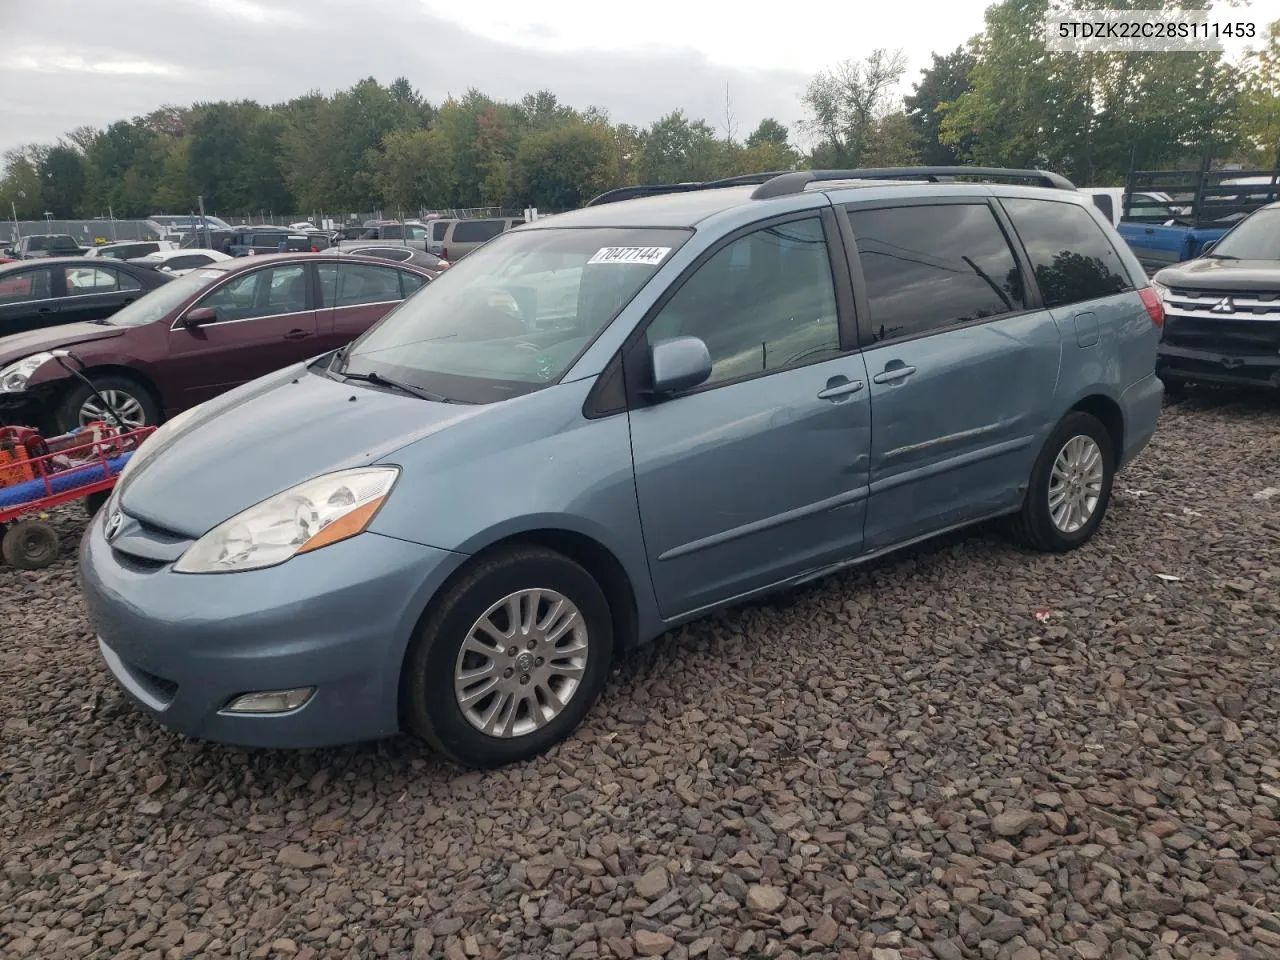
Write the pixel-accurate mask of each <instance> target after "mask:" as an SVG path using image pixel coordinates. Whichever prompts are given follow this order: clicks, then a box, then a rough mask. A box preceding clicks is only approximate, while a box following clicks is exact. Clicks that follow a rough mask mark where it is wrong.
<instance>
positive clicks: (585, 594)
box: [401, 547, 613, 769]
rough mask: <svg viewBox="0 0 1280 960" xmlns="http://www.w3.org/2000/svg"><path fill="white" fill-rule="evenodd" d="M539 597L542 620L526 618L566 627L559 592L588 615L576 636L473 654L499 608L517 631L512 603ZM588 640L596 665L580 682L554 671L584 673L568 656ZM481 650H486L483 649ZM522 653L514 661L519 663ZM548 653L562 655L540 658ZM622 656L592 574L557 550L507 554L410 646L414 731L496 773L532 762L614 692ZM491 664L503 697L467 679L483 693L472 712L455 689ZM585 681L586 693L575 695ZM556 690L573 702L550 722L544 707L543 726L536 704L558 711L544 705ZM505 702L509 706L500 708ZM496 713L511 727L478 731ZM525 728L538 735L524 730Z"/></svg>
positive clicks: (484, 568)
mask: <svg viewBox="0 0 1280 960" xmlns="http://www.w3.org/2000/svg"><path fill="white" fill-rule="evenodd" d="M536 590H541V591H544V596H543V599H542V600H541V601H539V602H538V603H537V609H538V614H537V617H535V618H529V617H528V615H527V610H528V609H529V604H528V602H527V601H525V602H524V603H523V604H522V608H521V609H522V617H523V618H524V619H525V620H529V619H532V622H533V623H534V624H535V625H538V624H539V623H540V624H541V626H542V627H544V628H551V627H555V626H566V624H564V623H563V621H562V619H557V620H552V619H550V610H551V607H552V605H553V601H554V600H555V598H554V597H553V596H551V594H552V593H554V594H558V595H559V597H560V598H561V599H563V600H565V601H567V602H568V603H569V604H571V605H572V606H573V607H576V608H577V611H578V615H577V617H575V618H573V619H572V620H571V621H570V623H569V624H568V629H567V630H564V631H562V632H561V635H560V636H559V637H553V638H552V639H550V640H548V639H545V638H542V637H539V636H537V635H536V633H535V636H534V638H533V640H532V643H533V644H534V646H533V647H532V648H531V647H530V646H529V643H530V641H526V640H524V639H520V638H521V637H522V634H521V633H520V632H519V631H517V634H516V637H513V638H511V639H512V640H515V641H516V642H515V643H512V644H511V645H510V646H508V647H506V648H505V649H501V648H498V647H496V646H492V645H491V644H492V641H490V643H487V644H484V645H483V646H482V647H477V646H476V644H475V643H472V644H470V645H468V651H466V652H465V653H464V651H463V645H464V644H465V643H466V641H467V639H468V637H469V636H470V635H471V633H472V631H473V629H474V628H475V627H477V626H478V624H479V622H480V621H481V620H482V618H485V617H486V615H487V614H488V613H489V611H490V610H491V608H495V607H496V608H498V609H496V610H495V611H494V612H493V614H492V616H493V617H494V620H493V621H491V623H492V625H493V626H494V628H495V629H506V628H509V621H508V620H507V618H506V616H505V609H506V607H505V604H503V601H505V600H507V599H509V598H510V597H511V596H512V595H520V594H521V593H522V592H524V591H536ZM563 616H564V615H563V614H562V615H561V617H562V618H563ZM574 624H577V626H574ZM525 636H527V634H525ZM584 637H585V640H584V639H583V638H584ZM504 642H507V641H504ZM582 643H585V651H586V652H585V657H586V663H585V665H583V664H581V663H578V664H577V665H576V666H577V667H580V668H581V670H580V672H579V673H577V674H576V676H571V675H569V674H568V673H566V672H565V671H564V669H559V670H553V668H552V666H551V665H552V664H556V665H557V666H559V667H561V668H564V667H566V666H574V664H573V663H572V662H571V661H570V660H569V659H568V652H569V648H570V647H573V646H574V645H576V644H582ZM479 649H484V650H485V651H486V652H485V653H483V654H482V653H478V652H473V651H476V650H479ZM513 650H514V651H515V654H516V655H515V656H514V657H512V656H510V653H511V651H513ZM539 651H542V652H547V651H555V652H556V653H557V654H559V655H558V656H556V657H545V658H542V659H535V658H536V656H537V654H538V653H539ZM579 656H581V654H579ZM612 659H613V622H612V618H611V616H610V611H609V602H608V600H607V598H606V597H605V594H604V591H603V590H601V589H600V585H599V584H598V583H597V582H596V580H595V579H594V578H593V577H592V576H591V574H589V573H587V571H586V570H584V569H583V568H582V567H580V566H579V565H578V564H576V563H574V562H573V561H572V560H570V559H568V558H567V557H565V556H563V555H562V554H559V553H556V552H554V551H552V550H545V549H542V548H536V547H521V548H515V549H511V550H505V551H503V552H501V553H499V554H496V555H494V556H493V557H491V558H489V559H486V560H483V561H482V562H480V563H479V564H477V565H476V567H475V568H474V569H472V570H470V571H469V572H467V573H466V574H464V575H463V576H462V578H461V579H460V580H459V581H458V582H457V583H456V584H454V585H453V586H452V587H450V588H449V589H448V590H447V591H446V592H445V593H444V594H443V595H442V596H441V597H440V598H439V599H438V600H437V601H435V602H434V603H433V604H432V606H431V607H430V608H429V610H428V614H427V616H426V617H425V618H424V620H423V622H422V624H421V625H420V626H419V628H418V632H417V634H416V636H415V637H414V639H413V641H412V643H411V644H410V647H409V652H408V654H407V655H406V657H405V663H404V668H403V671H402V675H401V714H402V717H403V721H404V725H405V726H406V727H407V728H408V729H409V730H410V731H411V732H413V733H415V734H417V735H418V736H420V737H422V738H423V739H424V740H426V741H427V743H429V744H430V745H431V746H432V747H433V748H435V749H436V750H437V751H438V752H440V753H442V754H444V755H445V756H446V757H448V758H449V759H451V760H453V761H454V762H455V763H458V764H460V765H462V766H467V767H476V768H480V769H488V768H493V767H500V766H505V765H506V764H509V763H516V762H519V761H521V760H527V759H529V758H531V757H534V756H537V755H538V754H540V753H542V752H544V751H545V750H547V749H548V748H549V747H551V746H552V745H553V744H555V743H558V742H559V741H561V740H563V739H564V738H565V737H567V736H568V735H569V734H570V733H571V732H572V731H573V730H574V729H575V728H576V727H577V726H578V724H579V723H581V722H582V720H583V718H584V717H585V716H586V715H587V712H588V711H589V710H590V709H591V706H592V704H593V703H594V702H595V700H596V698H597V697H598V696H599V695H600V691H601V690H602V689H603V688H604V684H605V680H606V679H607V678H608V675H609V668H610V666H611V663H612ZM486 664H491V665H492V667H493V673H492V674H491V676H492V678H493V680H494V681H495V683H494V684H493V692H486V690H487V689H488V688H487V687H485V686H484V684H485V683H486V681H487V680H488V679H489V676H490V675H476V676H475V677H473V679H472V680H471V685H470V686H467V685H466V681H465V680H464V681H462V685H463V693H464V694H467V693H469V694H472V695H473V696H474V699H473V700H472V701H471V702H470V703H469V704H468V706H469V708H470V713H468V712H467V711H464V708H463V706H462V705H461V703H460V702H459V695H458V694H457V693H456V692H455V677H456V675H457V672H458V671H460V670H476V669H483V667H484V666H485V665H486ZM521 671H525V672H521ZM522 677H528V678H529V682H528V685H521V683H520V681H521V678H522ZM575 679H576V681H577V682H576V687H573V688H572V689H569V687H568V684H570V683H571V682H572V681H573V680H575ZM566 690H568V691H569V692H568V693H567V694H566V692H565V691H566ZM548 691H550V692H552V693H556V694H558V695H559V696H561V697H564V698H566V702H565V703H564V706H563V709H561V710H560V711H559V712H558V713H554V715H553V716H551V717H550V719H547V718H546V716H545V714H544V713H543V711H541V710H540V711H539V712H538V714H537V716H538V717H541V718H542V721H543V725H541V726H538V725H536V723H535V714H534V712H533V708H534V707H535V706H539V705H541V706H542V707H543V708H544V709H547V710H553V711H554V708H553V707H552V706H551V705H550V701H549V700H545V701H544V700H543V699H541V698H542V695H543V694H545V693H546V692H548ZM500 695H501V696H500ZM499 701H500V702H501V703H502V704H503V706H499V707H496V708H495V706H494V704H495V703H498V702H499ZM511 702H514V703H515V708H514V711H511V713H510V716H508V715H507V711H508V710H509V708H508V707H507V706H505V704H507V703H511ZM489 711H494V712H495V717H494V724H493V726H494V727H503V726H505V727H506V729H505V730H499V731H498V735H495V733H494V732H486V731H485V730H483V729H481V728H480V727H478V726H477V725H476V724H477V722H483V720H484V719H485V716H484V715H485V714H487V713H488V712H489ZM469 716H470V719H469ZM504 717H506V720H505V722H504V719H503V718H504ZM521 727H529V729H528V730H527V731H525V732H521Z"/></svg>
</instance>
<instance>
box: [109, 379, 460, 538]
mask: <svg viewBox="0 0 1280 960" xmlns="http://www.w3.org/2000/svg"><path fill="white" fill-rule="evenodd" d="M485 409H486V408H485V407H481V406H469V405H466V406H464V405H461V404H447V403H432V402H430V401H427V400H420V399H418V398H417V397H410V396H406V395H404V394H398V393H390V392H387V391H384V390H381V389H374V388H372V387H369V386H366V385H365V384H358V383H342V382H340V381H337V380H331V379H329V378H328V377H325V376H322V375H321V374H319V373H313V372H310V371H308V370H307V369H306V368H305V367H304V366H302V365H296V366H294V367H290V368H287V369H285V370H282V371H279V372H278V373H275V374H271V375H269V376H268V377H265V378H263V379H261V380H257V381H254V382H252V383H250V384H246V385H245V386H243V387H239V388H237V389H236V390H234V391H232V392H231V393H228V394H224V395H223V396H222V397H219V398H216V399H214V400H211V401H209V402H208V403H207V404H205V405H203V406H202V407H201V408H199V410H198V411H197V412H196V413H195V414H193V415H192V416H191V417H190V418H189V419H188V420H187V421H186V422H184V423H182V424H181V425H180V427H179V428H178V429H177V430H176V431H175V432H174V433H172V434H171V435H170V436H169V437H167V438H165V439H162V441H161V442H162V443H163V444H164V446H163V448H162V449H161V450H160V451H159V452H158V453H155V454H154V455H152V456H151V457H148V458H147V459H146V461H145V462H142V463H139V464H138V468H137V470H136V471H135V472H133V473H131V474H130V475H129V477H128V478H127V479H126V481H125V483H124V484H122V485H121V489H120V506H121V507H122V508H123V510H124V511H125V512H126V513H128V514H129V515H130V516H132V517H135V518H137V519H139V520H141V521H143V522H144V523H150V524H153V525H154V526H157V527H161V528H163V529H165V530H168V531H170V532H172V533H175V534H179V535H181V536H184V537H189V538H192V539H194V538H197V537H200V536H203V535H204V534H205V533H207V532H209V531H210V530H212V529H213V528H214V527H216V526H217V525H218V524H220V523H222V522H223V521H225V520H229V519H230V518H231V517H233V516H235V515H236V514H238V513H240V512H241V511H243V510H246V509H248V508H249V507H251V506H253V505H254V504H257V503H261V502H262V501H263V500H266V499H267V498H268V497H271V496H274V495H275V494H277V493H280V492H282V491H284V490H287V489H289V488H290V487H292V486H295V485H297V484H299V483H302V482H303V481H305V480H309V479H311V478H312V477H317V476H320V475H322V474H326V473H331V472H333V471H335V470H343V469H347V468H350V467H361V466H367V465H368V464H371V463H374V462H376V461H378V460H379V459H381V458H383V457H386V456H388V455H389V454H391V453H393V452H395V451H396V450H398V449H400V448H401V447H403V446H405V445H406V444H409V443H413V442H414V441H415V440H418V439H421V438H422V437H425V436H427V435H428V434H431V433H435V432H436V431H438V430H442V429H444V428H446V427H449V426H451V425H452V424H454V423H458V422H461V421H463V420H467V419H470V418H471V417H474V416H477V415H479V414H482V413H483V412H484V410H485ZM144 449H145V446H144Z"/></svg>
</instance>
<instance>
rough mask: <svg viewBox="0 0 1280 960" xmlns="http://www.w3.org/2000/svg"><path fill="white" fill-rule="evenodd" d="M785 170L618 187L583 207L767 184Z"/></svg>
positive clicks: (592, 199)
mask: <svg viewBox="0 0 1280 960" xmlns="http://www.w3.org/2000/svg"><path fill="white" fill-rule="evenodd" d="M788 172H790V171H787V170H771V171H769V172H767V173H744V174H742V175H741V176H737V177H724V178H723V179H720V180H706V181H693V182H690V183H647V184H639V185H638V186H634V187H618V188H616V189H614V190H606V191H605V192H604V193H602V194H600V195H599V196H597V197H592V198H591V199H590V200H588V201H587V202H586V204H584V206H588V207H595V206H599V205H600V204H602V203H617V202H618V201H619V200H632V199H635V198H636V197H654V196H658V195H659V194H664V193H688V192H689V191H691V190H715V189H719V188H720V187H741V186H750V185H751V184H756V183H767V182H768V181H770V180H773V179H776V178H777V177H779V176H782V175H783V174H785V173H788Z"/></svg>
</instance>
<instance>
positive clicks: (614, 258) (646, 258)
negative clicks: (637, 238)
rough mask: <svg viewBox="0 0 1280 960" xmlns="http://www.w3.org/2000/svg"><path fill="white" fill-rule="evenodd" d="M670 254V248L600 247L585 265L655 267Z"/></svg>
mask: <svg viewBox="0 0 1280 960" xmlns="http://www.w3.org/2000/svg"><path fill="white" fill-rule="evenodd" d="M670 252H671V248H670V247H601V248H600V249H599V250H597V251H596V252H595V253H593V254H592V255H591V259H590V260H588V261H587V263H589V264H590V263H639V264H643V265H644V266H647V267H656V266H657V265H658V264H660V263H661V262H662V258H663V257H665V256H666V255H667V254H668V253H670Z"/></svg>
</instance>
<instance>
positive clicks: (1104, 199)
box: [1093, 193, 1116, 223]
mask: <svg viewBox="0 0 1280 960" xmlns="http://www.w3.org/2000/svg"><path fill="white" fill-rule="evenodd" d="M1093 205H1094V206H1095V207H1097V208H1098V209H1099V210H1101V211H1102V213H1103V215H1104V216H1105V217H1106V218H1107V219H1108V220H1110V221H1112V222H1113V223H1114V222H1115V219H1116V211H1115V207H1114V206H1112V204H1111V198H1110V197H1109V196H1107V195H1106V194H1105V193H1095V194H1094V195H1093Z"/></svg>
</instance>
